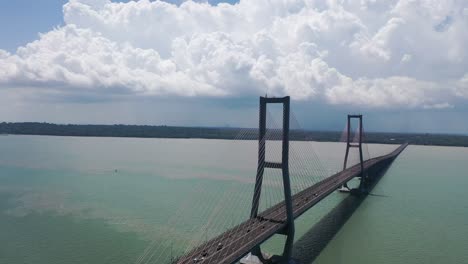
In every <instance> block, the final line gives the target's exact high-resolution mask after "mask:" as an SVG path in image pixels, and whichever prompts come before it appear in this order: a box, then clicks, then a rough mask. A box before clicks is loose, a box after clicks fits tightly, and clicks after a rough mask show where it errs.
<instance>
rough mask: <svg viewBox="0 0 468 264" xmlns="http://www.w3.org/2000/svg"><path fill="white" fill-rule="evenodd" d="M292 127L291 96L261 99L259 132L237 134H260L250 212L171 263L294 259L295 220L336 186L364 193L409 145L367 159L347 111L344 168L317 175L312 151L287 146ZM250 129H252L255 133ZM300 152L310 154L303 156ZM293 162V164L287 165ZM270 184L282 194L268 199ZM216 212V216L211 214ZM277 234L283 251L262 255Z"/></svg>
mask: <svg viewBox="0 0 468 264" xmlns="http://www.w3.org/2000/svg"><path fill="white" fill-rule="evenodd" d="M272 104H273V107H274V106H280V107H281V109H280V110H282V117H283V118H282V121H281V122H280V123H281V125H278V124H277V123H276V122H275V121H274V119H273V118H272V116H271V113H270V112H269V111H268V109H267V106H271V105H272ZM354 120H357V122H358V126H357V130H356V131H355V132H354V131H353V130H352V124H353V121H354ZM291 123H292V124H293V128H292V129H291ZM294 125H298V122H297V120H296V119H295V117H294V115H291V112H290V99H289V97H284V98H266V97H261V98H260V113H259V130H258V132H257V131H253V130H247V131H245V132H244V134H243V135H241V136H240V137H239V139H241V140H242V139H252V138H253V137H254V136H257V137H258V162H257V174H256V177H255V186H254V189H253V193H251V195H252V199H251V203H250V204H249V205H244V207H245V206H248V207H249V208H250V216H249V217H248V218H247V219H245V220H244V221H242V222H240V223H236V224H235V225H231V226H229V227H228V228H227V229H226V230H224V231H223V232H222V233H220V234H218V235H216V236H213V237H211V238H210V239H206V241H204V242H203V243H200V244H198V245H194V246H192V247H191V248H190V249H189V250H188V251H187V252H186V253H185V254H184V255H182V256H180V257H177V258H172V257H171V261H170V262H169V263H178V264H193V263H203V264H208V263H210V264H220V263H235V262H236V261H239V260H240V259H241V258H243V257H244V256H246V255H247V254H249V253H251V255H252V256H256V259H257V260H258V261H261V262H262V263H295V262H294V260H293V258H292V246H293V242H294V235H295V225H294V220H295V219H296V218H298V217H299V216H301V215H302V214H303V213H304V212H306V211H307V210H309V209H310V208H312V207H313V206H314V205H316V204H317V203H318V202H320V201H321V200H322V199H324V198H325V197H327V196H328V195H329V194H331V193H333V192H334V191H336V190H338V189H340V190H341V191H347V192H349V193H351V194H352V195H366V194H367V193H368V191H369V188H370V186H371V185H372V184H374V183H375V181H376V179H377V178H378V177H379V176H380V175H381V172H382V171H384V170H385V169H386V168H388V167H389V166H390V164H391V163H392V161H393V160H394V159H395V158H396V157H397V156H398V155H399V154H400V153H401V152H402V151H403V150H404V149H405V147H406V146H407V144H404V145H401V146H399V147H398V148H396V149H395V150H393V151H391V152H390V153H387V154H385V155H381V156H377V157H370V155H369V151H368V149H367V145H366V144H363V142H364V140H365V134H364V132H363V131H364V130H363V123H362V115H348V119H347V124H346V128H345V131H344V133H343V141H344V142H345V143H346V151H345V155H344V164H343V170H342V171H339V172H338V173H334V174H333V175H330V174H329V173H328V171H326V170H323V169H322V170H318V171H320V172H318V173H317V170H310V169H309V168H311V167H317V164H316V163H317V162H318V161H317V157H316V156H314V155H315V153H314V152H313V151H312V152H311V151H310V150H308V149H304V146H303V144H301V145H300V146H302V147H299V149H298V150H297V151H296V150H293V149H291V148H290V146H291V145H294V144H292V142H291V141H294V135H295V134H300V133H301V129H298V128H297V127H296V128H294ZM252 132H255V135H253V133H252ZM352 149H357V150H358V155H357V157H358V160H357V162H356V161H355V162H354V163H355V165H352V166H350V167H348V163H349V161H350V156H349V154H350V151H351V150H352ZM303 153H306V154H303ZM311 153H312V155H310V154H311ZM301 155H310V156H312V157H307V158H305V159H301V158H300V156H301ZM298 160H299V161H298ZM291 163H293V166H290V165H291ZM319 165H320V164H319ZM268 171H270V172H271V171H276V172H279V174H278V173H277V174H276V181H271V178H274V176H272V173H268ZM317 174H318V176H319V177H317ZM278 176H279V177H278ZM354 178H358V179H359V184H358V186H356V187H355V188H351V187H348V185H347V183H348V182H349V181H351V180H353V179H354ZM268 187H270V188H275V189H277V190H280V191H281V195H280V196H278V191H277V192H276V197H275V196H273V198H272V191H268ZM262 191H263V192H262ZM265 201H268V202H265ZM223 206H225V205H224V204H223V203H222V202H219V203H218V204H217V206H216V208H215V210H218V211H219V210H221V208H218V207H223ZM226 209H227V210H229V208H226ZM214 215H216V214H212V216H214ZM208 222H209V223H207V225H206V226H205V227H204V228H205V231H207V230H208V229H209V228H210V226H212V225H211V222H216V217H209V221H208ZM275 234H280V235H285V236H286V241H285V245H284V250H283V253H282V254H281V256H274V257H273V258H271V259H265V258H264V255H263V254H262V252H261V249H260V245H261V244H262V243H263V242H264V241H265V240H267V239H269V238H270V237H272V236H273V235H275ZM155 251H157V250H155ZM171 254H172V253H171ZM148 256H149V257H148ZM153 256H154V252H153V253H152V255H151V254H149V253H147V254H146V255H144V256H142V257H141V258H140V259H139V262H137V263H156V262H154V261H157V260H158V258H153Z"/></svg>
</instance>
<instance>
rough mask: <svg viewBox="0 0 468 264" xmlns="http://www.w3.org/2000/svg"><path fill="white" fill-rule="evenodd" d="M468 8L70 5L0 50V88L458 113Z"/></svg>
mask: <svg viewBox="0 0 468 264" xmlns="http://www.w3.org/2000/svg"><path fill="white" fill-rule="evenodd" d="M467 8H468V2H466V1H464V0H448V1H436V0H411V1H410V0H400V1H396V0H394V1H375V0H367V1H354V0H353V1H351V0H349V1H333V0H329V1H318V0H277V1H269V0H255V1H250V0H241V1H240V2H239V3H237V4H234V5H230V4H218V5H216V6H212V5H209V4H208V3H200V2H193V1H185V2H183V3H181V4H180V5H174V4H170V3H167V2H162V1H149V0H140V1H131V2H128V3H114V2H111V1H109V0H70V1H69V2H68V3H67V4H65V6H64V7H63V12H64V20H65V25H63V26H61V27H58V28H55V29H53V30H51V31H49V32H46V33H44V34H41V35H40V36H39V38H38V40H36V41H34V42H32V43H29V44H27V45H25V46H24V47H19V48H18V50H17V51H16V52H14V53H12V54H10V53H8V52H6V51H2V50H0V87H3V88H15V87H21V88H27V89H30V90H31V91H32V92H35V93H47V92H48V91H49V92H50V91H53V92H54V93H63V94H67V93H73V94H79V93H81V92H83V93H90V92H91V93H96V94H100V95H103V96H107V95H116V94H118V95H129V96H132V95H143V96H144V95H152V96H165V95H171V96H213V97H218V96H222V97H226V96H250V95H260V94H264V93H265V92H268V94H270V95H277V96H280V95H291V96H292V97H293V98H294V99H298V100H310V99H318V100H325V101H326V102H328V103H330V104H359V105H364V106H369V107H379V108H382V107H383V108H386V107H409V108H418V107H419V108H446V107H452V101H454V100H455V99H457V98H463V97H465V98H468V96H467V94H468V92H466V90H467V89H466V79H467V77H466V75H465V73H466V69H467V68H468V58H467V56H468V54H467V50H466V48H465V45H466V43H468V15H467V12H466V10H467ZM463 76H464V77H463ZM448 83H456V85H455V87H448V86H447V84H448Z"/></svg>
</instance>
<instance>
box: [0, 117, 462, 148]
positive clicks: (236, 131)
mask: <svg viewBox="0 0 468 264" xmlns="http://www.w3.org/2000/svg"><path fill="white" fill-rule="evenodd" d="M1 134H3V135H40V136H75V137H123V138H180V139H184V138H185V139H190V138H194V139H196V138H198V139H225V140H256V139H257V138H258V136H257V129H255V128H216V127H179V126H147V125H72V124H69V125H62V124H51V123H36V122H24V123H5V122H3V123H0V135H1ZM290 134H291V140H297V141H319V142H339V141H340V139H341V137H342V132H338V131H309V130H291V133H290ZM239 135H242V137H241V138H240V137H239ZM365 141H366V142H367V143H377V144H402V143H406V142H408V143H409V144H413V145H431V146H452V147H468V136H464V135H448V134H423V133H386V132H367V133H366V139H365Z"/></svg>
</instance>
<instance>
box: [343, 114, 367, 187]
mask: <svg viewBox="0 0 468 264" xmlns="http://www.w3.org/2000/svg"><path fill="white" fill-rule="evenodd" d="M352 119H357V120H358V122H359V137H358V143H357V144H356V143H355V142H352V141H351V120H352ZM346 126H347V130H346V152H345V158H344V162H343V170H345V169H346V167H347V166H348V156H349V149H350V148H358V149H359V163H360V166H361V173H360V177H361V182H360V184H359V189H358V190H350V188H349V187H348V185H347V183H345V184H344V185H343V187H342V188H341V190H347V191H350V192H351V193H352V194H355V193H356V192H361V191H362V192H365V191H366V189H367V185H368V181H369V179H368V177H367V174H366V173H365V172H364V159H363V154H362V134H363V126H362V115H348V120H347V125H346Z"/></svg>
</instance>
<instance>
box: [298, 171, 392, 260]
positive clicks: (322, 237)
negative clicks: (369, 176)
mask: <svg viewBox="0 0 468 264" xmlns="http://www.w3.org/2000/svg"><path fill="white" fill-rule="evenodd" d="M387 169H388V167H387V168H385V169H384V170H382V171H381V172H380V173H379V174H378V175H375V176H374V177H375V180H374V183H373V184H372V185H371V186H369V187H370V188H369V194H366V195H360V196H356V195H348V197H346V198H345V199H344V200H343V201H341V202H340V203H339V204H338V205H337V206H335V207H334V208H333V209H332V210H331V211H330V212H329V213H327V214H326V215H325V216H324V217H322V219H320V221H319V222H318V223H316V224H315V225H314V226H313V227H312V228H311V229H309V230H308V231H307V232H306V233H305V234H304V235H303V236H302V237H301V238H299V240H297V241H296V242H295V243H294V249H293V256H294V258H295V259H296V260H298V261H299V263H300V264H309V263H312V262H313V261H314V260H315V259H316V258H317V257H318V256H319V255H320V253H321V252H322V250H323V249H325V247H326V246H327V245H328V243H329V242H330V241H331V240H332V239H333V237H334V236H335V235H336V234H337V233H338V231H339V230H340V229H341V227H343V225H344V224H345V223H346V221H348V219H349V218H350V217H351V216H352V215H353V213H354V212H355V211H356V209H357V208H358V207H359V206H360V205H361V203H362V202H363V201H364V199H365V198H366V197H367V196H371V197H373V196H374V197H379V198H380V197H386V196H384V195H377V194H372V193H371V191H372V189H373V188H374V186H375V185H376V184H377V183H378V181H379V180H380V178H381V177H382V175H384V174H385V172H386V171H387ZM343 195H344V194H343Z"/></svg>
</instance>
